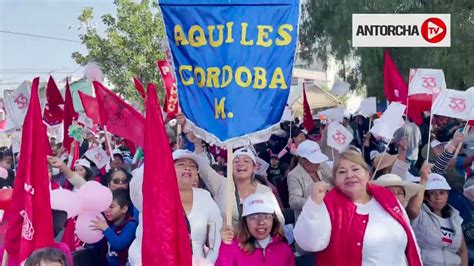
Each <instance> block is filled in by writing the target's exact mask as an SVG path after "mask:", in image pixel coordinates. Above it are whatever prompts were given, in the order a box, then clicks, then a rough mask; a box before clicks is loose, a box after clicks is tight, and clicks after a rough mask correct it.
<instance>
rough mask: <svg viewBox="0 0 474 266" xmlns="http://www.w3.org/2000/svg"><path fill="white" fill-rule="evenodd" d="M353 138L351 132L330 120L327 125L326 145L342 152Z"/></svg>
mask: <svg viewBox="0 0 474 266" xmlns="http://www.w3.org/2000/svg"><path fill="white" fill-rule="evenodd" d="M352 139H354V136H352V134H351V132H349V130H347V129H346V128H345V127H344V126H343V125H341V124H339V123H338V122H332V123H330V124H329V126H328V146H330V147H332V148H334V149H336V150H337V151H338V152H342V151H343V150H345V149H346V148H347V146H349V144H350V143H351V142H352Z"/></svg>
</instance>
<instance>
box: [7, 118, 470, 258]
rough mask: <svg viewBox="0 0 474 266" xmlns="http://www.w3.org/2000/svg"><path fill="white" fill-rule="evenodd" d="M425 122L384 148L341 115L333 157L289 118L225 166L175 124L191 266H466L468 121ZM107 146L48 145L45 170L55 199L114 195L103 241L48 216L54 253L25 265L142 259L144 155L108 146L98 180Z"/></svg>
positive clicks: (367, 123) (223, 156)
mask: <svg viewBox="0 0 474 266" xmlns="http://www.w3.org/2000/svg"><path fill="white" fill-rule="evenodd" d="M432 120H433V123H432V124H433V126H432V131H431V132H430V131H429V128H430V126H429V122H430V119H429V116H427V117H426V119H425V120H424V124H423V125H421V126H417V125H416V124H414V123H413V122H411V121H409V119H405V123H404V125H403V126H402V127H401V128H400V129H399V130H398V131H397V132H396V133H395V135H394V137H393V139H392V141H390V142H387V141H386V140H384V139H381V138H378V137H376V136H373V135H372V134H371V133H370V132H369V129H370V127H371V126H372V125H371V122H372V121H374V119H372V118H368V117H364V116H362V115H353V116H346V117H345V118H344V122H343V123H342V125H343V126H344V127H346V128H347V129H348V130H349V131H350V132H352V133H353V136H354V139H353V141H352V143H351V144H350V145H349V146H348V148H347V149H346V150H345V151H343V152H340V153H339V152H337V151H335V150H333V149H332V148H331V147H329V146H328V143H327V124H328V123H331V121H328V120H324V119H323V120H320V118H319V117H318V118H317V119H315V121H314V122H315V125H316V127H315V128H314V129H313V130H312V131H310V132H307V131H306V130H305V129H304V128H303V125H302V124H300V123H299V121H298V119H295V121H292V122H288V121H287V122H282V123H281V124H280V128H279V129H278V130H276V131H275V132H274V134H273V135H272V136H271V138H270V139H269V140H268V141H267V142H265V143H259V144H256V145H252V146H246V147H243V148H239V149H237V150H235V151H234V153H233V158H232V161H228V158H227V151H225V150H224V149H222V148H220V147H218V146H211V145H209V144H207V143H205V142H204V141H203V140H202V139H200V138H198V137H196V136H195V135H194V134H193V132H191V131H190V130H189V129H188V128H187V127H186V120H185V118H184V117H183V116H182V115H179V116H178V118H177V121H178V124H179V125H180V126H181V127H182V132H183V133H181V134H180V135H176V130H175V128H174V127H171V126H168V128H167V133H168V137H169V141H170V146H171V148H172V150H173V154H172V156H173V160H174V168H175V172H176V178H177V183H178V187H179V193H180V196H181V201H182V206H183V212H184V214H185V215H184V218H185V219H186V223H187V225H188V231H189V236H190V239H191V243H189V244H190V245H191V247H192V251H193V259H194V263H195V264H196V265H218V266H231V265H273V266H275V265H289V266H291V265H410V266H412V265H463V266H464V265H473V263H474V216H473V214H474V212H473V211H474V205H473V201H472V200H473V199H474V198H473V199H471V198H470V197H469V194H468V193H465V190H466V191H467V190H468V189H469V188H470V185H471V182H472V180H474V179H470V178H472V177H473V176H474V173H473V169H474V164H473V161H474V132H472V133H468V132H467V130H466V132H465V129H466V127H464V125H465V121H460V120H457V119H452V118H447V117H437V116H435V117H433V119H432ZM332 123H337V122H332ZM104 134H105V133H103V132H94V131H92V130H89V131H88V132H87V134H86V137H85V139H84V140H83V142H82V143H79V144H78V145H73V147H72V150H74V149H79V159H78V160H76V161H74V162H72V161H71V156H70V155H69V154H68V153H67V152H66V151H65V150H64V148H63V147H62V144H61V143H56V140H55V139H54V138H51V139H50V142H51V147H52V151H53V156H50V157H48V163H49V174H50V179H51V189H52V190H55V189H68V190H72V191H77V190H79V189H80V187H81V186H83V185H84V184H85V183H86V182H88V181H91V180H94V181H97V182H100V183H101V184H102V185H103V186H106V187H108V188H109V189H110V190H111V191H112V195H113V201H112V204H111V205H110V206H109V207H108V208H107V210H105V212H103V217H97V220H94V221H92V222H91V225H90V227H91V228H93V229H94V230H99V231H101V232H103V236H104V237H103V239H102V240H101V241H99V242H97V243H95V244H85V243H82V242H81V241H80V240H79V239H78V238H77V236H75V234H74V224H75V221H74V219H73V218H69V219H68V218H67V215H65V213H64V212H63V211H58V210H53V214H52V215H53V221H54V227H55V228H54V229H55V240H56V241H57V244H58V247H56V248H47V249H42V250H37V251H36V252H34V253H33V254H32V255H31V257H30V258H29V259H28V260H27V261H26V263H25V265H47V264H42V263H43V262H44V263H46V262H50V263H56V264H51V265H78V266H80V265H110V266H116V265H117V266H118V265H140V263H139V262H140V256H141V254H140V252H138V254H132V252H128V251H129V248H130V247H131V246H133V245H138V246H140V245H141V243H134V241H135V242H137V241H138V242H139V241H140V239H141V234H142V230H143V229H142V228H141V226H140V225H141V222H142V221H141V214H140V210H141V207H142V206H141V205H142V203H141V202H138V201H137V200H136V199H134V197H133V195H132V196H131V194H133V193H134V191H133V190H134V185H133V182H134V181H135V180H140V179H142V178H143V163H144V162H146V153H145V154H144V158H145V159H141V160H140V159H139V158H138V159H137V157H138V156H135V155H136V154H137V153H140V152H141V151H139V150H137V149H135V147H132V146H131V145H130V144H129V143H127V142H126V141H125V140H123V139H121V138H119V137H116V136H113V137H112V141H111V142H110V144H111V146H112V151H111V152H109V154H110V155H111V161H110V163H109V164H108V165H107V166H105V167H104V168H101V169H99V168H98V167H97V166H96V165H95V164H94V160H93V159H92V158H88V157H87V155H86V153H87V151H88V150H90V149H92V148H95V147H102V148H103V149H104V150H109V148H108V147H106V146H107V145H106V144H105V143H104V141H103V140H104ZM430 134H431V136H430V137H429V135H430ZM429 140H430V142H428V141H429ZM76 146H77V147H76ZM0 155H1V156H0V167H3V168H5V169H8V177H7V178H2V179H0V187H12V186H13V181H14V178H15V177H14V176H15V171H14V169H15V164H16V162H17V160H15V156H16V154H13V153H12V151H11V149H9V148H5V149H4V150H2V152H1V153H0ZM427 155H429V156H427ZM134 157H135V158H134ZM427 157H428V158H427ZM228 163H231V164H232V177H233V180H234V186H232V188H231V189H230V191H231V195H228V194H227V193H228V192H227V191H228V188H227V178H226V175H227V164H228ZM156 170H157V171H159V169H156ZM140 186H141V185H140ZM140 186H139V187H140ZM228 199H231V200H232V214H231V215H226V211H227V205H228V202H227V201H228ZM156 205H157V208H159V203H157V204H156ZM227 217H229V218H230V221H228V220H226V219H227ZM184 218H183V219H184ZM3 224H5V221H4V222H3ZM2 227H3V230H5V226H2ZM0 240H1V242H0V244H3V239H0ZM156 245H160V243H156ZM48 265H49V264H48Z"/></svg>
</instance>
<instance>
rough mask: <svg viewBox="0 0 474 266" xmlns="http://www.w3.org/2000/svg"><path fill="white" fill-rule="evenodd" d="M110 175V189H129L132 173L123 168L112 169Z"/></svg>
mask: <svg viewBox="0 0 474 266" xmlns="http://www.w3.org/2000/svg"><path fill="white" fill-rule="evenodd" d="M107 175H108V176H109V178H108V180H109V182H108V186H109V188H110V190H112V191H114V190H116V189H125V190H127V191H128V183H129V182H130V180H131V179H132V175H131V174H129V173H127V172H126V171H125V170H124V169H122V168H117V169H111V170H110V171H109V173H108V174H107Z"/></svg>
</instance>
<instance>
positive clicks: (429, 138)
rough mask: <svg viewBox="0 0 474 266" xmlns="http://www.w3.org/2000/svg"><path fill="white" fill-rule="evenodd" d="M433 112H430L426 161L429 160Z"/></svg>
mask: <svg viewBox="0 0 474 266" xmlns="http://www.w3.org/2000/svg"><path fill="white" fill-rule="evenodd" d="M432 123H433V112H430V129H429V130H428V147H427V149H426V161H428V162H429V161H430V147H431V130H433V126H432Z"/></svg>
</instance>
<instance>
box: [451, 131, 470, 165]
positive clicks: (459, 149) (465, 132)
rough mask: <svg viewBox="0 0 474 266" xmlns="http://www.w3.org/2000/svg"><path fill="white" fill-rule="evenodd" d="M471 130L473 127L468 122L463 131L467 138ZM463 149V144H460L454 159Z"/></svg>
mask: <svg viewBox="0 0 474 266" xmlns="http://www.w3.org/2000/svg"><path fill="white" fill-rule="evenodd" d="M470 129H471V126H470V125H469V122H466V126H465V127H464V129H463V130H462V132H463V134H464V136H467V134H469V130H470ZM461 147H462V142H461V143H459V144H458V146H457V147H456V152H454V158H456V157H457V156H458V154H459V151H461Z"/></svg>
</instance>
